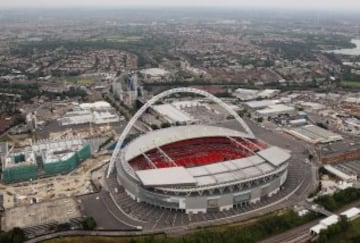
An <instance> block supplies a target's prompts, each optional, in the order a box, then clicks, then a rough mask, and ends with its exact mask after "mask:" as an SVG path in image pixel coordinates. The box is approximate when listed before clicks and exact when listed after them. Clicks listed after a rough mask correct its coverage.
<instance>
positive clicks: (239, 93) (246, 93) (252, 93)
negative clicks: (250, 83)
mask: <svg viewBox="0 0 360 243" xmlns="http://www.w3.org/2000/svg"><path fill="white" fill-rule="evenodd" d="M279 93H280V90H278V89H265V90H256V89H243V88H238V89H236V90H235V91H234V93H233V95H234V96H235V97H237V98H238V99H240V100H241V101H249V100H255V99H257V98H262V99H269V98H271V97H274V96H275V95H277V94H279Z"/></svg>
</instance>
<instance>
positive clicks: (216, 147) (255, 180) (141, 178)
mask: <svg viewBox="0 0 360 243" xmlns="http://www.w3.org/2000/svg"><path fill="white" fill-rule="evenodd" d="M179 92H187V93H189V92H190V93H196V94H200V95H203V96H205V97H208V98H210V99H211V100H212V101H214V102H216V103H218V104H219V105H221V106H222V107H223V108H224V109H226V110H227V111H228V112H229V113H230V114H231V115H232V116H233V117H234V118H235V119H236V120H237V121H239V123H240V124H241V126H242V127H243V128H244V132H242V131H238V130H234V129H229V128H225V127H220V126H213V125H198V124H197V125H185V126H174V127H169V128H164V129H159V130H153V131H150V132H147V133H145V134H142V135H140V136H138V137H137V138H135V139H133V140H132V141H130V142H129V143H128V144H126V145H125V146H122V145H123V144H122V141H124V139H125V137H126V136H127V134H128V133H129V131H130V129H131V128H132V126H133V125H134V123H135V122H136V120H137V119H138V118H139V117H140V116H141V115H142V113H143V112H145V110H146V109H148V108H149V107H151V105H153V104H154V103H155V102H156V101H158V100H159V99H161V98H162V97H165V96H168V95H170V94H174V93H179ZM290 157H291V155H290V153H289V152H288V151H286V150H284V149H281V148H279V147H276V146H272V145H270V144H267V143H265V142H263V141H261V140H259V139H257V138H256V137H255V136H254V134H253V133H252V131H251V130H250V129H249V127H248V126H247V124H246V123H245V122H244V121H243V120H242V119H241V118H240V117H239V116H238V115H237V114H236V113H235V112H234V111H233V110H231V109H230V108H229V107H228V106H227V105H226V104H225V103H223V102H222V101H221V100H220V99H218V98H216V97H215V96H213V95H211V94H209V93H207V92H205V91H201V90H197V89H192V88H178V89H172V90H169V91H166V92H163V93H161V94H159V95H157V96H154V97H153V98H152V99H151V100H150V101H148V102H147V103H146V104H145V105H144V106H143V107H142V108H141V109H140V110H139V111H138V112H137V113H136V114H135V115H134V117H133V118H132V119H131V120H130V121H129V123H128V125H127V126H126V128H125V129H124V131H123V133H122V135H121V137H120V139H119V142H118V144H117V146H116V149H115V151H114V153H113V156H112V159H111V161H110V165H109V170H108V176H109V175H110V173H111V172H112V171H115V173H116V180H117V182H118V183H119V184H120V185H122V187H123V188H124V190H125V192H126V193H127V194H128V195H129V196H130V197H131V198H132V199H133V200H135V201H137V202H139V203H140V202H145V203H147V204H150V205H154V206H157V207H161V208H167V209H174V210H177V211H183V212H185V213H188V214H189V213H192V214H196V213H199V212H203V213H206V212H209V211H211V210H216V211H223V210H227V209H231V208H234V207H241V206H243V205H247V204H253V203H257V202H259V201H260V200H262V199H263V198H264V197H271V196H273V195H274V194H276V193H277V192H278V191H279V190H280V188H281V186H282V185H283V184H284V183H285V181H286V179H287V172H288V161H289V159H290Z"/></svg>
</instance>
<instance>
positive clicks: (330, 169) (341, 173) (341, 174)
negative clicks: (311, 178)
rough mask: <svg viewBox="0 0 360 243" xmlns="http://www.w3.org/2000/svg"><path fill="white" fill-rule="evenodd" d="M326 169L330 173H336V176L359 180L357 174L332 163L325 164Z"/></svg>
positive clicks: (344, 179)
mask: <svg viewBox="0 0 360 243" xmlns="http://www.w3.org/2000/svg"><path fill="white" fill-rule="evenodd" d="M324 169H325V170H327V171H328V172H329V173H331V174H333V175H335V176H336V177H338V178H340V179H341V180H343V181H346V182H351V181H356V180H357V175H356V174H350V173H346V172H345V171H342V170H340V169H339V168H336V167H334V166H332V165H324Z"/></svg>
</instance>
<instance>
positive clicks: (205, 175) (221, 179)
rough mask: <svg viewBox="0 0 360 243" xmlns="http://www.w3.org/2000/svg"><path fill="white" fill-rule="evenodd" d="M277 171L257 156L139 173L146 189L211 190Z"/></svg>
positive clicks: (137, 172)
mask: <svg viewBox="0 0 360 243" xmlns="http://www.w3.org/2000/svg"><path fill="white" fill-rule="evenodd" d="M285 153H286V152H285ZM279 165H281V164H279ZM275 169H276V168H275V166H273V165H271V163H269V162H268V161H265V160H264V159H262V158H260V157H259V156H257V155H253V156H250V157H247V158H241V159H236V160H230V161H225V162H219V163H214V164H209V165H204V166H197V167H192V168H184V167H170V168H162V169H149V170H139V171H135V173H136V175H137V177H138V178H139V179H140V181H141V183H142V184H143V185H144V186H158V187H169V186H175V185H176V186H186V185H187V186H211V185H216V184H223V183H229V182H233V181H241V180H246V179H248V178H255V177H258V176H262V175H264V174H266V173H269V172H271V171H273V170H275Z"/></svg>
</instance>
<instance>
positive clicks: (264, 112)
mask: <svg viewBox="0 0 360 243" xmlns="http://www.w3.org/2000/svg"><path fill="white" fill-rule="evenodd" d="M283 114H289V115H292V114H295V108H294V107H291V106H287V105H284V104H276V105H269V106H267V108H264V109H260V110H257V111H256V112H255V115H256V116H257V117H275V116H279V115H283Z"/></svg>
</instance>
